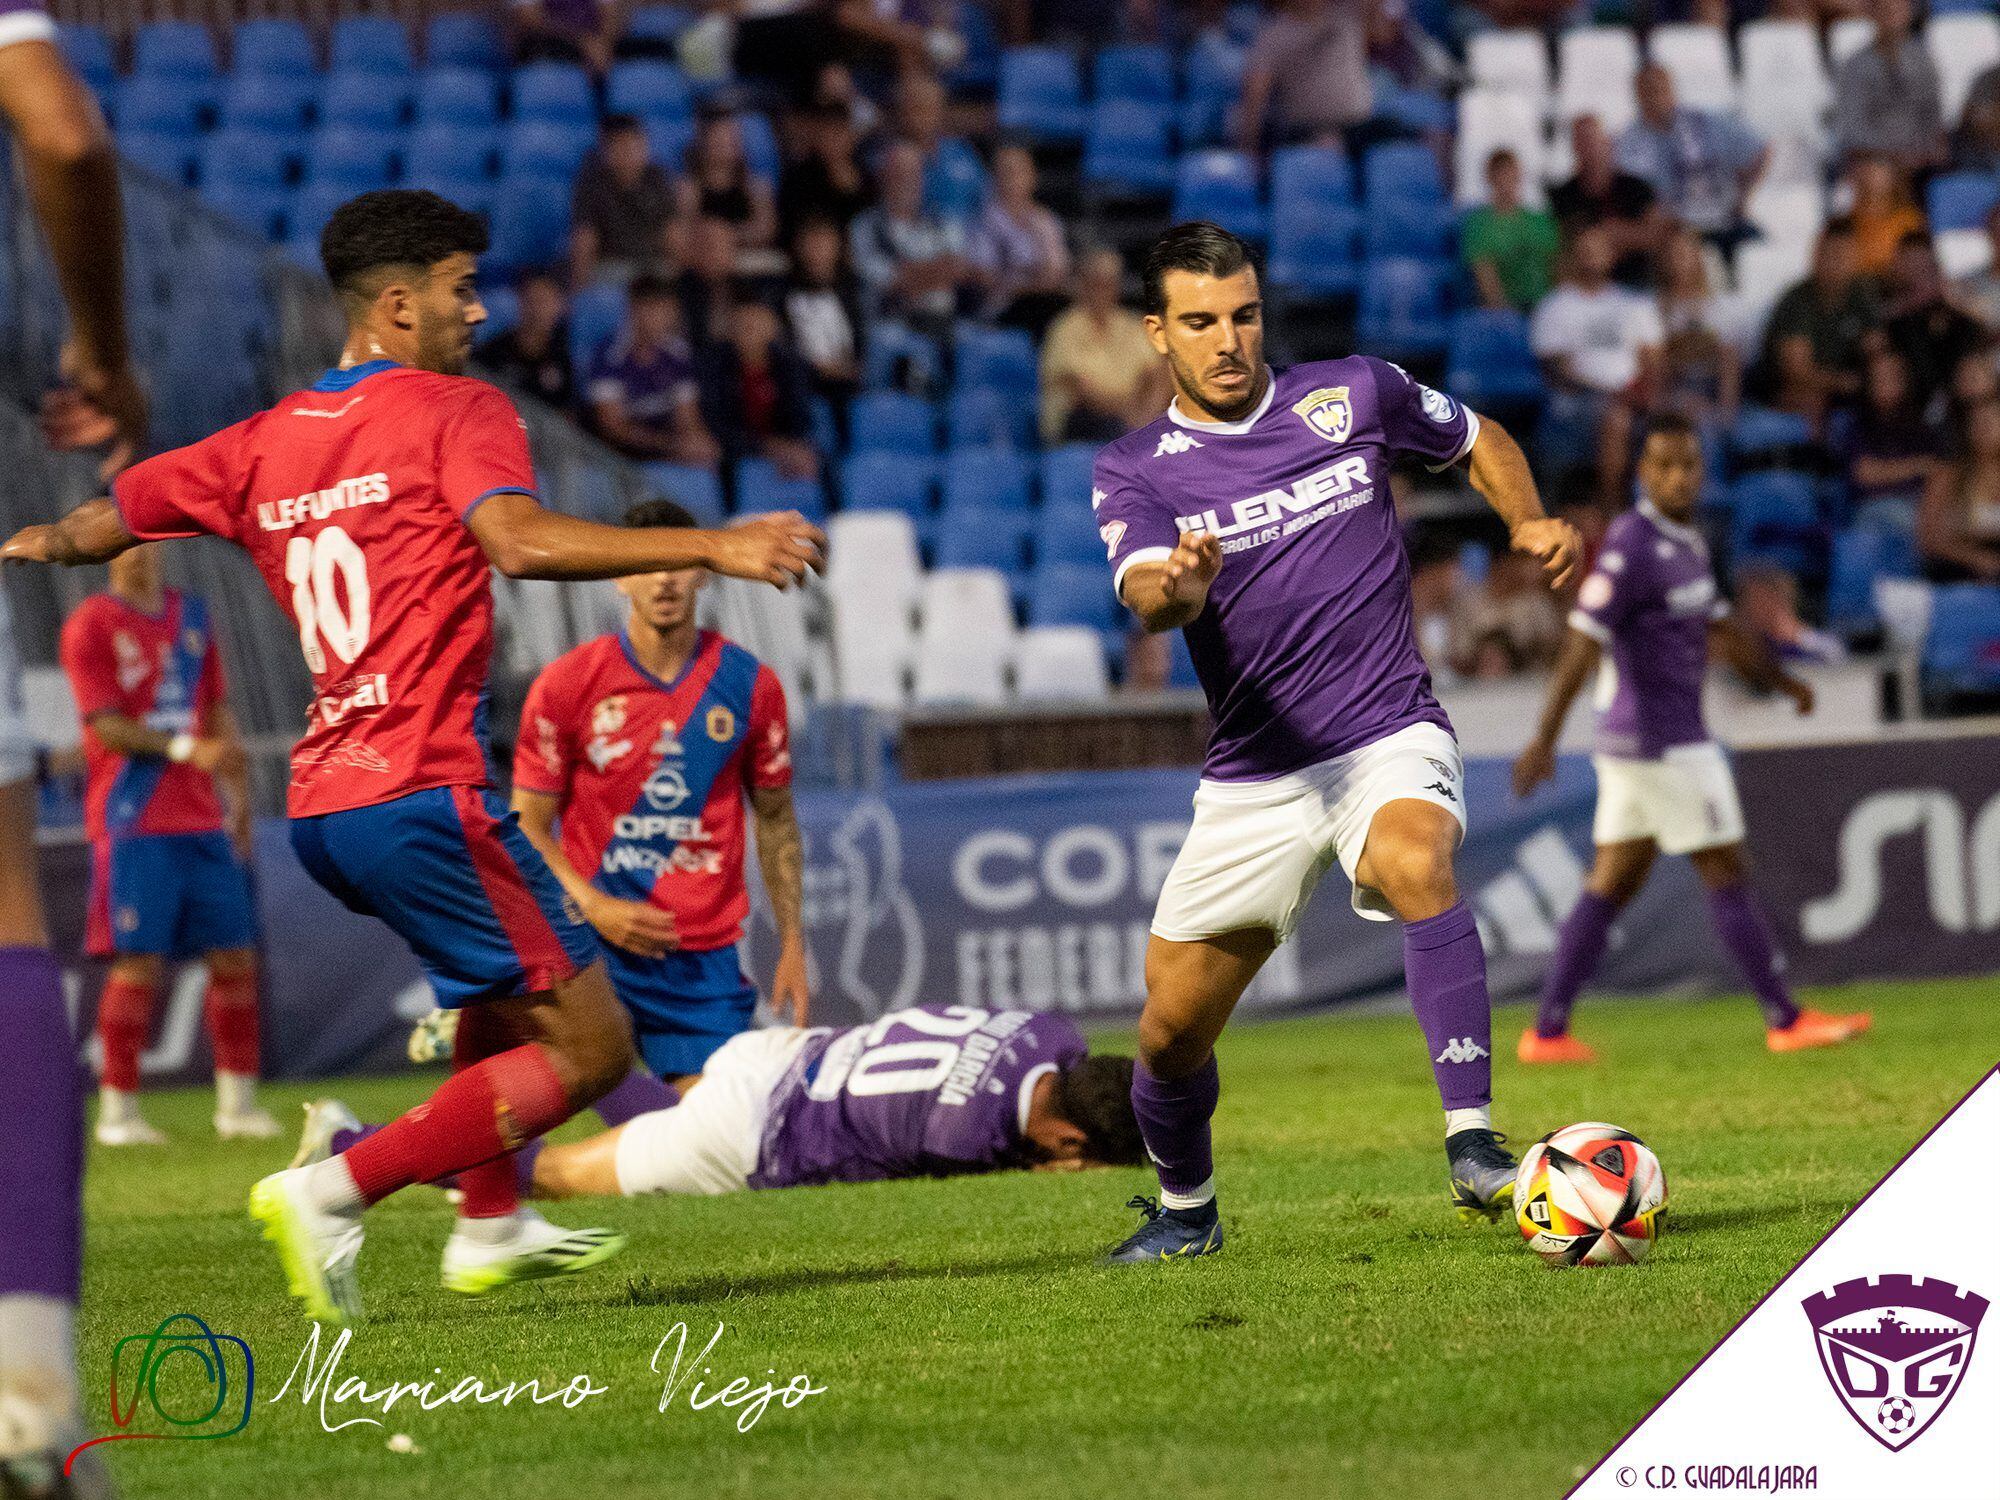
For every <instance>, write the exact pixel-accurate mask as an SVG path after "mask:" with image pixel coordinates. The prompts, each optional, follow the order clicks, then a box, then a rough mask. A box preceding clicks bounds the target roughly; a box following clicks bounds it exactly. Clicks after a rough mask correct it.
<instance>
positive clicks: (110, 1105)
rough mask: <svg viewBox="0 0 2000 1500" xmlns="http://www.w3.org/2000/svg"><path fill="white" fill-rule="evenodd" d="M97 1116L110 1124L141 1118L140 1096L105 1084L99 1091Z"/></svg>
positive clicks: (101, 1120) (120, 1123)
mask: <svg viewBox="0 0 2000 1500" xmlns="http://www.w3.org/2000/svg"><path fill="white" fill-rule="evenodd" d="M97 1118H98V1120H99V1121H100V1122H102V1123H104V1124H108V1125H123V1124H125V1123H126V1122H127V1121H128V1120H136V1119H138V1118H139V1096H138V1095H137V1094H128V1093H126V1092H125V1090H123V1089H114V1088H113V1087H112V1086H111V1085H110V1084H108V1083H107V1084H105V1085H104V1086H103V1087H101V1088H100V1089H98V1091H97Z"/></svg>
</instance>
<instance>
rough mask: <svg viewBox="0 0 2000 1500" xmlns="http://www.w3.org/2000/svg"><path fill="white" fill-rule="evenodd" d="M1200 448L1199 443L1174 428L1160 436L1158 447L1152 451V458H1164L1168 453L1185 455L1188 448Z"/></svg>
mask: <svg viewBox="0 0 2000 1500" xmlns="http://www.w3.org/2000/svg"><path fill="white" fill-rule="evenodd" d="M1201 446H1202V445H1201V444H1200V443H1199V442H1197V441H1196V440H1195V439H1194V438H1192V437H1191V436H1189V435H1188V434H1187V433H1185V432H1182V431H1181V430H1180V429H1179V428H1175V429H1174V430H1173V431H1171V432H1163V433H1161V434H1160V446H1159V447H1157V448H1155V449H1154V450H1153V457H1155V458H1164V457H1165V456H1166V455H1167V454H1169V453H1185V452H1187V451H1188V449H1190V448H1199V447H1201Z"/></svg>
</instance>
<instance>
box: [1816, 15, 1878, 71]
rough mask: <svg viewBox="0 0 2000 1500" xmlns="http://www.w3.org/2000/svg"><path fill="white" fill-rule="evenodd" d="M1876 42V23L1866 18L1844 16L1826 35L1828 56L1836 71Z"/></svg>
mask: <svg viewBox="0 0 2000 1500" xmlns="http://www.w3.org/2000/svg"><path fill="white" fill-rule="evenodd" d="M1873 40H1875V23H1874V22H1873V21H1871V20H1869V19H1868V18H1867V17H1865V16H1843V17H1842V18H1841V19H1840V20H1838V21H1835V22H1834V23H1833V26H1832V28H1831V29H1830V30H1829V31H1828V32H1827V34H1826V56H1827V61H1828V62H1830V63H1831V64H1832V65H1833V66H1834V68H1835V69H1838V68H1839V67H1840V65H1841V64H1842V63H1844V62H1846V61H1847V60H1848V58H1850V57H1852V56H1854V54H1855V53H1857V52H1859V51H1860V50H1861V49H1862V48H1863V47H1865V46H1867V45H1868V44H1869V43H1870V42H1872V41H1873Z"/></svg>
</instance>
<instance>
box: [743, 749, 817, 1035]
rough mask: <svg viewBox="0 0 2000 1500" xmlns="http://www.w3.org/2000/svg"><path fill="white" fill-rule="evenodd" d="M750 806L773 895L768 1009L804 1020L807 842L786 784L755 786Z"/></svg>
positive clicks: (807, 993)
mask: <svg viewBox="0 0 2000 1500" xmlns="http://www.w3.org/2000/svg"><path fill="white" fill-rule="evenodd" d="M750 809H751V811H752V812H753V813H755V814H756V817H757V868H758V869H760V870H762V871H763V872H764V889H765V891H767V892H768V893H769V894H770V897H771V915H772V916H773V917H774V918H775V919H776V920H777V924H778V970H777V973H776V975H775V976H773V978H772V981H771V1008H772V1009H773V1010H775V1011H777V1012H778V1013H779V1014H780V1015H786V1014H789V1015H790V1016H791V1019H792V1024H793V1025H794V1026H804V1025H805V1024H806V1012H807V1010H808V1009H809V1008H810V1007H811V1004H812V997H811V994H810V991H809V989H808V986H807V982H806V935H805V922H804V917H803V911H804V904H805V896H804V892H805V868H806V851H805V840H804V839H802V838H801V837H800V836H799V819H798V814H797V813H796V812H795V811H794V810H793V808H792V789H791V788H790V787H788V786H760V787H753V788H752V789H751V792H750Z"/></svg>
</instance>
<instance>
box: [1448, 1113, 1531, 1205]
mask: <svg viewBox="0 0 2000 1500" xmlns="http://www.w3.org/2000/svg"><path fill="white" fill-rule="evenodd" d="M1506 1139H1507V1137H1505V1136H1504V1135H1496V1134H1495V1133H1494V1132H1492V1131H1490V1130H1461V1131H1459V1132H1458V1134H1457V1135H1454V1136H1452V1137H1451V1138H1450V1139H1449V1140H1447V1141H1446V1142H1445V1143H1444V1154H1445V1157H1446V1159H1447V1160H1449V1161H1450V1163H1451V1203H1452V1207H1453V1208H1455V1209H1457V1210H1458V1217H1459V1222H1460V1223H1463V1224H1476V1223H1478V1222H1479V1221H1480V1220H1482V1219H1484V1220H1487V1221H1488V1222H1495V1221H1497V1220H1498V1219H1499V1218H1500V1217H1501V1215H1503V1214H1505V1213H1506V1212H1507V1211H1508V1210H1509V1209H1511V1208H1512V1207H1513V1206H1514V1174H1515V1172H1516V1171H1517V1170H1518V1169H1519V1167H1520V1163H1518V1162H1517V1161H1515V1160H1514V1158H1513V1155H1512V1154H1511V1153H1510V1152H1509V1151H1508V1150H1507V1148H1506V1147H1505V1146H1502V1145H1501V1144H1500V1143H1501V1142H1502V1141H1504V1140H1506Z"/></svg>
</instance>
